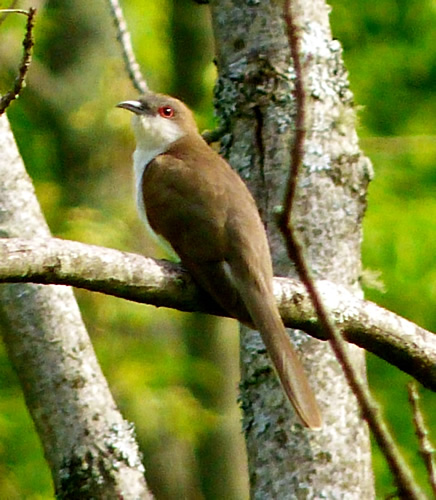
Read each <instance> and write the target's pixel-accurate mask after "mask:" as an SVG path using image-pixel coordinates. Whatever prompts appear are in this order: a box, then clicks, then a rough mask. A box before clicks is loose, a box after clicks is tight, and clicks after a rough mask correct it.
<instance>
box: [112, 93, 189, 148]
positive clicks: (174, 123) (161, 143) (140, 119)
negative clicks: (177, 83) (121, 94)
mask: <svg viewBox="0 0 436 500" xmlns="http://www.w3.org/2000/svg"><path fill="white" fill-rule="evenodd" d="M117 107H118V108H123V109H127V110H129V111H131V112H132V113H134V116H133V119H132V125H133V130H134V132H135V136H136V142H137V147H138V148H140V149H143V150H161V151H166V150H167V149H168V148H169V147H170V146H171V144H173V143H174V142H175V141H177V140H178V139H180V138H182V137H183V136H185V135H188V134H192V133H198V129H197V125H196V123H195V120H194V117H193V115H192V112H191V111H190V109H189V108H188V107H187V106H186V105H185V104H183V103H182V102H181V101H179V100H178V99H175V98H174V97H170V96H166V95H163V94H154V93H152V92H149V93H147V94H144V95H143V96H141V97H140V98H139V99H137V100H132V101H123V102H120V103H119V104H117Z"/></svg>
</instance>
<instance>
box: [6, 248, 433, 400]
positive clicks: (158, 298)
mask: <svg viewBox="0 0 436 500" xmlns="http://www.w3.org/2000/svg"><path fill="white" fill-rule="evenodd" d="M0 282H3V283H5V282H9V283H11V282H32V283H42V284H57V285H70V286H75V287H78V288H84V289H87V290H90V291H94V292H101V293H105V294H108V295H113V296H116V297H120V298H124V299H127V300H132V301H135V302H142V303H146V304H150V305H154V306H157V307H170V308H174V309H178V310H181V311H188V312H189V311H200V312H204V313H208V314H217V315H220V316H225V313H224V312H223V311H222V310H220V309H219V307H218V306H216V305H215V304H214V302H213V301H212V300H211V299H209V298H208V297H207V296H205V294H204V292H203V291H202V290H200V289H199V288H197V286H196V285H195V283H194V282H193V280H192V278H191V277H190V275H189V274H188V272H187V271H185V270H184V269H183V268H182V267H181V266H180V265H178V264H173V263H171V262H168V261H162V260H154V259H151V258H146V257H142V256H140V255H136V254H131V253H126V252H120V251H118V250H113V249H108V248H103V247H98V246H93V245H86V244H84V243H79V242H75V241H67V240H60V239H57V238H47V239H32V240H24V239H19V238H11V239H0ZM316 285H317V288H318V290H319V293H320V295H321V298H322V300H323V301H324V303H325V305H326V306H327V307H328V309H329V311H330V312H331V317H332V319H333V320H334V322H335V324H336V327H337V328H338V329H339V330H340V331H341V333H342V334H343V335H344V337H345V338H346V340H348V341H349V342H351V343H353V344H356V345H358V346H360V347H362V348H364V349H366V350H367V351H369V352H372V353H374V354H376V355H377V356H379V357H381V358H383V359H384V360H386V361H387V362H389V363H390V364H392V365H394V366H396V367H398V368H399V369H400V370H402V371H404V372H406V373H408V374H409V375H411V376H412V377H414V378H415V379H416V380H418V381H419V382H421V383H422V384H423V385H424V386H425V387H427V388H428V389H431V390H433V391H436V336H435V335H434V334H433V333H431V332H429V331H427V330H425V329H423V328H421V327H419V326H417V325H415V324H414V323H412V322H410V321H408V320H406V319H404V318H402V317H401V316H398V315H396V314H395V313H393V312H390V311H387V310H386V309H383V308H382V307H379V306H377V305H376V304H374V303H373V302H369V301H365V300H361V299H359V298H358V297H356V296H355V295H353V294H352V293H351V292H350V291H348V290H347V289H346V288H345V287H342V286H338V285H335V284H333V283H331V282H328V281H318V282H317V283H316ZM274 287H275V295H276V298H277V300H278V303H279V308H280V312H281V314H282V317H283V320H284V322H285V324H286V326H288V327H290V328H298V329H300V330H304V331H306V332H307V333H309V334H311V335H312V336H314V337H317V338H320V339H325V334H324V333H323V329H322V328H321V327H320V325H319V323H318V320H317V317H316V314H315V311H314V309H313V306H312V304H311V301H310V298H309V296H308V294H307V292H306V290H305V287H304V285H303V284H302V283H300V282H299V281H297V280H293V279H288V278H275V282H274Z"/></svg>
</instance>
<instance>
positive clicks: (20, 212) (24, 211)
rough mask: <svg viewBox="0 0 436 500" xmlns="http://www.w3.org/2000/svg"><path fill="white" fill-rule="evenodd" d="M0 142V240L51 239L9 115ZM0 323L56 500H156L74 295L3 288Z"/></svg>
mask: <svg viewBox="0 0 436 500" xmlns="http://www.w3.org/2000/svg"><path fill="white" fill-rule="evenodd" d="M0 137H1V141H0V179H1V183H0V186H1V188H0V235H1V237H3V238H10V237H17V236H20V237H23V238H36V237H37V238H45V239H47V238H50V232H49V229H48V227H47V224H46V223H45V221H44V218H43V216H42V214H41V211H40V208H39V206H38V203H37V201H36V197H35V193H34V191H33V187H32V184H31V182H30V179H29V178H28V176H27V174H26V171H25V169H24V166H23V163H22V160H21V158H20V156H19V153H18V151H17V148H16V144H15V141H14V138H13V136H12V132H11V130H10V128H9V123H8V121H7V119H6V116H2V117H0ZM0 318H1V327H2V328H1V330H2V334H3V340H4V342H5V345H6V348H7V351H8V354H9V357H10V359H11V361H12V363H13V365H14V368H15V370H16V372H17V374H18V377H19V379H20V382H21V385H22V388H23V393H24V396H25V399H26V404H27V407H28V409H29V411H30V414H31V416H32V418H33V421H34V423H35V427H36V430H37V432H38V434H39V436H40V439H41V442H42V445H43V448H44V453H45V457H46V459H47V462H48V464H49V466H50V469H51V472H52V477H53V481H54V485H55V490H56V494H57V496H58V498H75V499H76V498H81V499H86V498H105V499H111V498H121V497H122V498H124V499H138V498H151V495H150V494H149V492H148V490H147V487H146V484H145V480H144V470H143V466H142V464H141V460H140V453H139V450H138V447H137V445H136V442H135V438H134V432H133V428H132V426H131V425H130V424H129V423H128V422H126V421H125V420H123V418H122V416H121V414H120V413H119V411H118V410H117V408H116V405H115V403H114V401H113V399H112V396H111V394H110V392H109V389H108V386H107V383H106V381H105V379H104V377H103V374H102V372H101V370H100V367H99V365H98V363H97V360H96V358H95V354H94V352H93V349H92V346H91V343H90V340H89V338H88V336H87V333H86V330H85V327H84V325H83V322H82V319H81V316H80V312H79V309H78V307H77V304H76V301H75V298H74V295H73V293H72V290H71V289H70V288H67V287H63V286H42V285H33V284H22V283H19V284H3V285H0Z"/></svg>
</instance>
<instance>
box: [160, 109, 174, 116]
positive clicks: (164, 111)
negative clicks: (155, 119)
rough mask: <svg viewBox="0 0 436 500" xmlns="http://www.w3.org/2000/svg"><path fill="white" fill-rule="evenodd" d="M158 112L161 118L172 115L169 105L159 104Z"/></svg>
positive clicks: (172, 111)
mask: <svg viewBox="0 0 436 500" xmlns="http://www.w3.org/2000/svg"><path fill="white" fill-rule="evenodd" d="M159 114H160V116H162V118H172V117H173V116H174V109H173V108H172V107H171V106H161V107H160V108H159Z"/></svg>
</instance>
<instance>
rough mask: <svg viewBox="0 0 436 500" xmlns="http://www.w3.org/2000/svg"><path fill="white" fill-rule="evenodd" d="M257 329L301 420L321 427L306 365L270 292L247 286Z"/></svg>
mask: <svg viewBox="0 0 436 500" xmlns="http://www.w3.org/2000/svg"><path fill="white" fill-rule="evenodd" d="M242 296H243V298H244V302H245V305H246V307H247V309H248V311H249V313H250V316H251V318H252V320H253V323H254V324H255V326H256V329H257V330H259V332H260V334H261V336H262V340H263V342H264V344H265V346H266V348H267V351H268V353H269V355H270V357H271V360H272V362H273V365H274V367H275V370H276V372H277V375H278V377H279V379H280V382H281V384H282V386H283V389H284V391H285V393H286V395H287V397H288V398H289V401H290V402H291V403H292V405H293V407H294V408H295V411H296V412H297V414H298V416H299V417H300V419H301V421H302V422H303V423H304V425H306V426H307V427H309V428H310V429H319V428H320V427H321V426H322V418H321V412H320V410H319V407H318V403H317V401H316V399H315V395H314V393H313V391H312V389H311V387H310V385H309V381H308V378H307V376H306V374H305V372H304V368H303V365H302V363H301V361H300V359H299V357H298V355H297V353H296V351H295V349H294V348H293V347H292V344H291V341H290V339H289V336H288V334H287V332H286V329H285V326H284V325H283V322H282V320H281V318H280V314H279V311H278V308H277V305H276V303H275V300H274V297H273V295H272V293H271V292H266V291H265V290H263V291H262V292H261V291H260V290H258V289H257V290H256V287H250V289H249V290H247V287H245V290H244V293H243V294H242Z"/></svg>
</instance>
